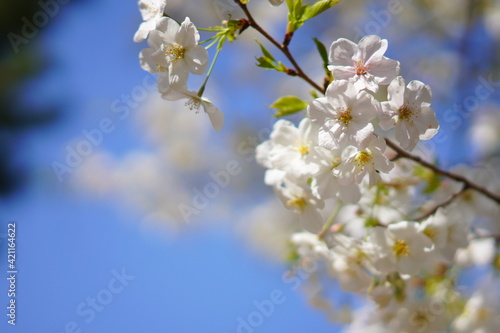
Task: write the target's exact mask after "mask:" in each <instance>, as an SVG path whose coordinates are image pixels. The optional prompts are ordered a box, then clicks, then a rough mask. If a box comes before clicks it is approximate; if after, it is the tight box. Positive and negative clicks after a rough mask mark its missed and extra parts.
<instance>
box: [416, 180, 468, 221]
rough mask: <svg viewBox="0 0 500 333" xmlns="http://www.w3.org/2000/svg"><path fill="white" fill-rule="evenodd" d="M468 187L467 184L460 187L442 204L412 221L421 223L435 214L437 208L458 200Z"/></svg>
mask: <svg viewBox="0 0 500 333" xmlns="http://www.w3.org/2000/svg"><path fill="white" fill-rule="evenodd" d="M468 188H469V187H468V186H467V184H464V185H463V186H462V188H461V189H460V191H457V192H455V193H453V194H452V195H450V197H449V198H448V199H446V200H445V201H443V202H442V203H440V204H438V205H436V206H435V207H434V208H433V209H431V210H430V211H428V212H427V213H425V214H424V215H422V216H420V217H418V218H416V219H414V221H423V220H425V219H426V218H428V217H429V216H431V215H433V214H434V213H436V212H437V210H438V209H439V208H444V207H446V206H448V205H449V204H451V203H452V202H453V201H454V200H455V199H456V198H458V197H459V196H460V195H462V193H464V192H465V191H466V190H467V189H468Z"/></svg>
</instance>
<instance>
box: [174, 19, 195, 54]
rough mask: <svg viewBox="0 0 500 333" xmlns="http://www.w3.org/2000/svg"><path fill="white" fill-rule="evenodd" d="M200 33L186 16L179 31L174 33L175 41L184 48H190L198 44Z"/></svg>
mask: <svg viewBox="0 0 500 333" xmlns="http://www.w3.org/2000/svg"><path fill="white" fill-rule="evenodd" d="M199 40H200V34H199V33H198V30H197V29H196V27H195V26H194V24H193V23H192V22H191V20H189V17H186V19H185V20H184V22H182V24H181V26H180V28H179V32H178V33H177V35H176V38H175V42H176V43H177V44H179V45H182V46H183V47H184V48H190V47H193V46H195V45H197V44H198V41H199Z"/></svg>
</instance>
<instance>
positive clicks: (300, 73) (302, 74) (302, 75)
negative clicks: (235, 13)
mask: <svg viewBox="0 0 500 333" xmlns="http://www.w3.org/2000/svg"><path fill="white" fill-rule="evenodd" d="M234 1H235V2H236V3H237V4H238V5H239V6H240V7H241V9H242V10H243V12H244V13H245V15H246V16H247V19H248V23H249V24H250V26H251V27H252V28H254V29H255V30H257V31H258V32H259V33H260V34H261V35H262V36H264V37H265V38H266V39H267V40H268V41H270V42H271V43H272V44H273V45H274V46H276V47H277V48H278V49H279V50H280V51H281V52H282V53H283V54H284V55H285V56H286V57H287V58H288V60H289V61H290V63H291V64H292V65H293V67H294V68H295V72H296V75H294V76H298V77H300V78H301V79H303V80H304V81H306V82H307V83H309V84H310V85H311V86H312V87H313V88H314V89H316V90H317V91H319V92H321V93H322V94H324V93H325V91H326V90H325V89H323V88H322V87H321V86H319V85H318V84H317V83H316V82H314V81H313V80H312V79H311V78H310V77H309V76H307V74H306V73H305V72H304V71H303V70H302V68H301V67H300V66H299V64H298V63H297V61H296V60H295V58H294V57H293V55H292V54H291V53H290V50H289V49H288V44H290V41H291V39H292V34H287V35H285V39H284V41H283V44H280V43H279V42H278V41H277V40H276V39H274V38H273V37H272V36H271V35H270V34H268V33H267V31H265V30H264V29H263V28H262V27H261V26H260V25H259V24H258V23H257V22H256V21H255V19H254V18H253V16H252V14H251V13H250V11H249V10H248V8H247V5H246V4H242V3H241V1H240V0H234Z"/></svg>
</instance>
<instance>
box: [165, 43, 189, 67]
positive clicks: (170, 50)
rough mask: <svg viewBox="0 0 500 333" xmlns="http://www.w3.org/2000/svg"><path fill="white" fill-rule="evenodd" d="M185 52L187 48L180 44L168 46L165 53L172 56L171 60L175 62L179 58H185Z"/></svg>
mask: <svg viewBox="0 0 500 333" xmlns="http://www.w3.org/2000/svg"><path fill="white" fill-rule="evenodd" d="M185 53H186V49H185V48H183V47H182V46H180V45H178V44H176V45H174V46H169V47H167V50H166V51H165V55H166V56H167V57H170V61H172V62H175V63H176V62H177V61H179V59H183V58H184V55H185Z"/></svg>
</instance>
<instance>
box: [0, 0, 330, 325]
mask: <svg viewBox="0 0 500 333" xmlns="http://www.w3.org/2000/svg"><path fill="white" fill-rule="evenodd" d="M139 21H140V16H139V13H138V10H137V7H136V2H135V1H130V2H126V3H125V2H123V1H118V0H100V1H87V2H83V1H82V2H79V3H70V4H68V5H65V7H64V8H63V9H62V11H61V12H60V14H59V15H58V16H56V17H55V18H54V19H53V21H52V22H51V25H50V27H49V28H48V29H47V30H45V32H44V34H43V35H41V36H38V38H37V39H36V40H34V41H33V43H37V46H38V48H39V50H40V52H43V53H44V54H45V55H46V56H47V58H48V59H51V61H52V65H51V67H50V69H49V70H48V71H47V72H45V73H44V74H43V75H42V77H40V78H38V79H36V80H33V81H31V82H29V83H27V85H26V87H25V91H26V93H25V101H26V103H28V104H34V105H53V104H54V103H58V104H60V105H62V107H63V116H62V117H61V119H59V120H58V122H57V123H55V124H52V125H50V126H47V127H45V128H44V129H41V130H40V129H38V130H36V131H35V130H34V131H31V132H29V133H28V134H26V136H25V137H24V138H22V140H23V152H21V154H20V158H21V159H24V160H25V161H27V162H29V163H31V164H32V165H34V166H35V167H34V171H33V173H32V175H31V176H32V177H31V179H32V180H33V182H32V183H31V184H30V186H28V187H27V188H25V189H24V190H23V191H22V192H21V193H19V194H18V195H16V196H14V197H13V198H11V199H8V200H6V201H4V202H3V203H2V206H3V207H2V208H1V210H0V228H1V229H0V234H5V233H6V232H7V229H6V228H7V224H8V223H9V222H10V221H15V222H16V226H17V258H16V260H17V267H18V274H17V284H16V286H17V293H16V301H17V318H16V319H17V320H16V326H15V327H14V326H11V325H8V324H7V317H6V315H5V314H6V313H7V310H6V308H5V307H6V304H8V303H7V302H8V298H7V289H8V288H7V287H8V286H7V281H6V279H2V280H0V305H1V308H2V309H4V310H1V311H2V315H1V316H0V318H1V319H0V331H1V332H30V333H31V332H33V333H60V332H80V331H79V330H81V332H95V333H101V332H134V333H136V332H176V333H177V332H221V333H224V332H236V331H237V328H238V325H239V322H238V317H241V318H245V320H247V318H248V316H249V315H252V313H253V312H255V311H256V307H255V306H256V305H255V304H254V302H255V301H257V302H259V304H268V303H265V300H269V299H270V297H271V293H272V292H273V291H275V294H274V295H275V296H276V293H278V294H279V295H281V292H282V295H281V296H280V297H279V298H278V299H279V300H280V301H283V302H282V303H281V304H278V305H276V307H275V309H274V311H273V313H272V315H271V316H269V317H265V319H264V320H263V323H262V324H261V325H259V328H258V332H276V331H285V332H286V331H306V330H315V331H318V332H320V331H331V328H332V326H331V323H329V322H328V321H327V320H326V319H325V317H324V316H323V315H322V314H321V313H320V312H318V311H316V310H315V309H313V308H311V307H310V306H309V305H308V304H307V303H306V301H305V298H304V297H303V295H302V294H301V293H300V292H297V291H294V290H291V285H290V284H286V283H284V282H283V281H282V274H283V272H284V266H282V265H276V264H275V263H271V262H267V261H263V260H262V258H261V257H259V256H257V255H256V254H254V253H253V252H252V251H250V250H249V249H248V248H246V247H245V246H243V245H242V244H241V242H240V241H239V240H237V239H235V236H234V234H233V232H232V231H231V230H228V229H227V228H224V227H223V226H220V225H219V226H216V227H214V226H213V225H210V226H207V227H203V226H201V227H199V228H193V229H192V230H190V231H189V232H186V233H182V234H180V235H179V236H177V237H165V236H162V235H158V234H157V233H155V232H154V231H153V230H149V231H148V230H145V229H144V228H142V227H140V226H139V225H138V223H136V221H137V220H140V219H141V218H142V216H140V215H139V213H137V214H134V213H127V214H124V213H123V212H121V211H120V210H117V209H116V205H113V202H112V200H109V201H103V200H97V199H93V198H91V197H90V196H89V195H86V194H85V193H79V192H78V191H77V192H75V191H72V190H70V189H69V188H68V187H67V186H66V183H64V182H63V183H62V184H61V183H59V182H57V181H56V179H55V175H54V173H53V170H52V167H51V164H52V162H54V161H59V162H63V161H64V159H65V157H66V150H65V149H66V146H67V145H68V144H69V143H70V142H71V140H72V139H73V138H74V137H77V136H79V135H81V132H82V131H83V130H85V129H87V130H90V129H92V128H95V127H96V126H97V125H98V124H99V121H100V120H101V119H102V118H103V116H106V117H110V118H112V117H113V116H116V115H113V114H110V109H109V108H110V105H111V103H112V101H113V100H115V99H116V98H120V97H121V95H122V94H124V93H128V92H130V90H131V89H132V88H133V87H135V86H136V85H137V84H138V82H141V81H142V79H143V78H144V77H145V75H146V74H145V72H143V71H142V70H141V68H140V67H139V65H138V52H139V51H140V49H141V48H142V47H144V45H137V44H134V43H133V42H132V36H133V34H134V32H135V29H136V27H137V24H138V23H139ZM130 118H132V117H130ZM130 118H129V119H126V120H125V121H121V120H119V119H118V118H116V117H115V118H112V120H113V122H114V125H116V130H115V131H114V132H113V133H111V134H109V135H106V136H105V138H104V142H103V144H102V146H101V147H100V148H103V149H108V150H111V151H113V153H115V154H117V155H119V154H121V153H123V152H125V151H127V150H129V149H131V147H134V146H135V145H137V141H138V140H137V137H136V136H135V135H134V131H132V128H133V124H132V123H131V122H132V121H131V119H130ZM0 240H1V243H0V251H1V252H0V253H3V254H0V258H2V262H1V263H0V269H2V271H3V272H2V273H1V276H5V277H6V275H7V273H6V258H5V257H6V252H7V242H6V239H0ZM117 274H118V275H120V276H122V279H125V281H126V282H121V281H119V279H117V278H116V275H117ZM124 276H125V277H124ZM120 284H121V285H120ZM120 286H121V287H123V288H121V287H120ZM113 290H114V291H117V290H120V291H119V292H117V293H114V292H111V291H113ZM276 290H277V291H276ZM110 295H111V299H110ZM92 299H96V300H97V301H96V302H98V303H97V305H96V308H92ZM100 301H102V302H103V303H99V302H100ZM262 302H264V303H262ZM104 303H105V304H104ZM99 304H101V305H102V304H104V305H102V306H100V305H99ZM92 309H94V310H92ZM98 310H99V311H98ZM91 313H93V314H91ZM298 314H300V315H298ZM256 318H257V319H258V316H257V317H256ZM87 321H88V322H87ZM240 331H241V332H245V328H241V329H240ZM255 331H257V330H255Z"/></svg>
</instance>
